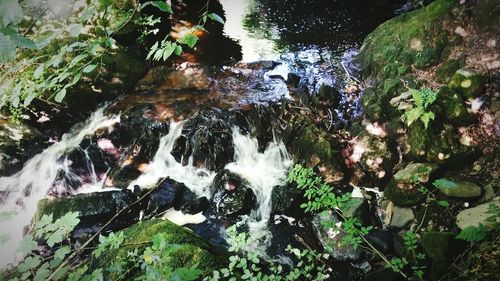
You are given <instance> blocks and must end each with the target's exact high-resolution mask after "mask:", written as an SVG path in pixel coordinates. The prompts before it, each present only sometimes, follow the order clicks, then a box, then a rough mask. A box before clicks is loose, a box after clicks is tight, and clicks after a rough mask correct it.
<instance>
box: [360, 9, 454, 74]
mask: <svg viewBox="0 0 500 281" xmlns="http://www.w3.org/2000/svg"><path fill="white" fill-rule="evenodd" d="M457 4H458V3H457V1H454V0H437V1H434V2H433V3H431V4H430V5H428V6H426V7H424V8H422V9H419V10H416V11H413V12H410V13H406V14H403V15H400V16H398V17H396V18H394V19H391V20H389V21H387V22H385V23H383V24H382V25H380V26H379V27H378V28H377V29H375V31H373V32H372V33H370V34H369V35H368V37H366V39H365V41H364V42H363V46H362V48H361V53H360V55H359V57H358V59H359V61H360V62H361V64H362V65H363V67H364V71H363V72H364V75H365V76H375V77H378V78H379V79H380V78H389V77H388V76H387V75H389V76H390V77H392V78H395V76H393V75H395V74H396V72H395V71H394V70H395V69H399V67H402V66H404V65H411V64H413V65H415V67H417V68H425V67H428V66H431V65H435V64H437V63H439V62H440V59H441V53H442V52H443V50H444V48H445V47H446V45H447V43H448V36H447V34H446V31H445V29H444V28H443V21H445V20H447V19H451V18H452V12H451V11H452V8H453V7H456V6H457ZM390 64H397V65H398V66H397V67H396V66H391V67H390V69H391V70H390V71H385V73H383V72H382V69H383V68H384V67H385V66H388V65H390ZM398 72H399V71H398ZM398 74H399V73H398Z"/></svg>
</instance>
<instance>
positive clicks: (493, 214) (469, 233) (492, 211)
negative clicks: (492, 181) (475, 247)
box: [457, 204, 500, 243]
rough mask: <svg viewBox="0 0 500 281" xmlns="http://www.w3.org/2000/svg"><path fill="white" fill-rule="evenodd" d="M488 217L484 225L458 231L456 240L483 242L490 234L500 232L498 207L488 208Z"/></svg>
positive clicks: (499, 211) (499, 208)
mask: <svg viewBox="0 0 500 281" xmlns="http://www.w3.org/2000/svg"><path fill="white" fill-rule="evenodd" d="M488 214H489V216H488V217H487V218H486V223H487V224H486V225H483V224H479V226H469V227H466V228H465V229H463V230H462V231H460V233H459V234H458V235H457V238H458V239H461V240H465V241H468V242H471V243H477V242H480V241H483V240H484V239H485V238H487V237H488V235H489V234H490V233H493V232H494V231H498V230H500V222H499V221H498V218H499V217H500V207H499V206H498V205H496V204H490V205H489V206H488Z"/></svg>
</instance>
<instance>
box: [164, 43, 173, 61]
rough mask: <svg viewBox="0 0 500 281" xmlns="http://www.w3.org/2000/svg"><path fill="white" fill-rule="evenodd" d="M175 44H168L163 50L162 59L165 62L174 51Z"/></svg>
mask: <svg viewBox="0 0 500 281" xmlns="http://www.w3.org/2000/svg"><path fill="white" fill-rule="evenodd" d="M175 47H176V44H172V43H169V44H168V45H167V46H166V47H165V48H164V49H163V57H162V59H163V60H164V61H165V60H167V59H168V58H169V57H170V56H171V55H172V54H173V53H174V51H175Z"/></svg>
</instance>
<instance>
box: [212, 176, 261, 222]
mask: <svg viewBox="0 0 500 281" xmlns="http://www.w3.org/2000/svg"><path fill="white" fill-rule="evenodd" d="M211 190H213V192H214V196H213V198H212V200H213V202H214V203H215V204H216V210H217V211H218V212H220V213H222V214H225V215H226V216H236V215H241V214H248V213H250V211H251V210H252V208H253V206H254V204H255V194H254V193H253V191H252V189H251V188H250V184H249V183H248V182H247V181H246V180H244V179H242V178H241V177H239V176H238V175H236V174H234V173H231V172H230V171H228V170H223V171H222V172H220V173H219V174H217V176H216V177H215V179H214V183H213V184H212V187H211Z"/></svg>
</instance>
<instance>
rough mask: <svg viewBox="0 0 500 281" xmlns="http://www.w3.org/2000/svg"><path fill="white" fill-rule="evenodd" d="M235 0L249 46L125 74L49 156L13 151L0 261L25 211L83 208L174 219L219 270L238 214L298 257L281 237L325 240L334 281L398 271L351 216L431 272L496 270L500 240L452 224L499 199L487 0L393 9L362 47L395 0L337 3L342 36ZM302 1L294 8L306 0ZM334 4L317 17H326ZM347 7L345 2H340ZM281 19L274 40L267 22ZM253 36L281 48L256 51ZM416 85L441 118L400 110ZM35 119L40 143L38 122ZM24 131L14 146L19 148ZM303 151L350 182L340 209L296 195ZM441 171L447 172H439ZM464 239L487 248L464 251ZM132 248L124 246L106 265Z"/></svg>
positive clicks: (335, 187)
mask: <svg viewBox="0 0 500 281" xmlns="http://www.w3.org/2000/svg"><path fill="white" fill-rule="evenodd" d="M225 2H226V1H221V3H222V7H223V8H224V9H225V10H226V12H228V13H227V15H226V17H227V19H228V21H230V20H231V19H233V20H235V19H237V18H235V17H234V15H235V14H236V15H237V14H238V13H237V12H238V9H239V8H237V7H236V6H233V4H231V3H225ZM243 2H244V3H240V4H241V6H242V7H246V8H247V9H250V10H248V11H246V13H247V14H246V17H245V18H244V20H243V23H245V24H246V26H247V27H248V26H252V28H251V29H248V28H247V29H244V30H245V32H244V33H237V32H238V30H236V31H234V30H233V31H231V30H227V29H228V28H229V23H228V24H227V25H226V30H225V34H226V36H229V37H230V38H232V39H235V40H239V43H240V44H241V46H242V51H243V53H242V60H243V61H241V62H225V63H223V66H221V65H220V64H217V65H215V66H214V65H211V64H208V63H193V62H191V63H188V62H185V63H180V64H173V65H162V66H155V67H151V68H150V69H149V70H148V71H147V72H146V75H145V76H144V77H143V78H142V79H140V80H139V81H138V82H137V83H136V84H135V86H134V89H133V90H130V91H129V92H127V93H126V94H124V95H121V96H120V97H119V98H117V99H114V100H112V102H110V103H108V104H106V105H105V106H103V107H101V108H100V109H97V110H96V111H95V112H94V113H93V114H92V115H91V116H90V117H89V118H88V119H87V120H86V121H85V122H83V123H81V124H77V125H75V126H74V127H73V128H72V129H71V130H70V131H69V132H68V133H66V134H65V135H64V136H62V137H61V138H60V139H59V141H58V142H56V143H54V144H52V145H50V146H48V148H46V149H45V150H42V149H38V151H41V152H40V153H39V154H36V152H29V153H28V155H30V156H31V159H29V160H28V159H27V158H29V157H24V158H23V157H18V156H17V154H15V153H10V152H6V153H5V152H4V154H6V155H8V156H9V157H12V158H16V159H17V158H19V159H17V160H16V161H19V164H16V161H14V162H9V163H8V165H7V166H8V167H9V171H8V172H4V174H5V175H6V176H4V177H2V178H0V187H1V189H0V202H1V203H2V206H1V208H2V215H3V214H5V217H6V218H7V219H5V220H3V219H2V220H0V226H1V227H0V229H2V231H3V232H2V233H1V235H2V237H4V238H6V239H7V238H9V239H10V242H9V243H8V244H3V245H2V246H1V247H2V251H3V252H4V253H9V254H6V255H2V265H3V264H6V263H8V262H11V261H12V260H13V258H14V257H15V252H16V247H17V243H18V242H19V241H20V240H21V238H22V236H23V234H25V233H26V232H27V231H29V230H28V228H27V226H28V225H29V224H30V223H31V221H33V222H36V221H37V220H39V219H40V218H41V217H42V216H43V215H44V214H53V215H54V217H60V216H62V215H64V214H65V213H67V212H79V218H80V222H79V224H78V225H77V227H76V230H75V231H74V232H72V234H71V239H72V240H73V241H76V243H79V242H78V241H80V243H81V242H82V241H85V239H87V238H88V237H90V236H91V235H92V234H94V233H96V232H97V231H102V232H103V233H109V232H111V231H113V232H116V231H120V230H123V231H124V234H125V237H126V238H125V239H126V240H127V243H132V244H133V243H134V242H138V241H144V239H148V238H150V237H151V236H153V235H154V234H155V233H165V234H166V235H167V239H168V242H169V243H176V244H179V245H181V247H180V248H179V249H178V250H176V251H175V252H174V253H172V257H174V258H173V259H172V261H173V262H172V265H171V266H173V267H175V266H179V267H190V266H192V265H195V264H196V265H197V266H198V267H199V268H200V269H201V270H202V271H204V272H205V273H207V274H209V273H210V272H211V271H212V270H214V269H217V268H220V267H221V266H223V265H224V263H225V262H226V261H225V260H226V258H227V252H226V248H227V246H228V245H227V242H226V240H225V238H226V236H225V230H226V229H227V228H228V227H230V226H231V225H237V226H238V229H239V231H241V232H246V233H248V234H249V236H250V239H252V241H253V244H252V246H253V247H254V249H259V250H260V251H262V252H264V253H266V256H267V258H268V259H269V260H276V259H277V258H278V257H279V258H280V260H281V262H283V263H284V264H287V263H291V264H293V262H294V261H293V259H290V257H289V256H286V251H285V249H286V247H287V245H293V246H294V247H298V248H300V249H314V250H318V251H327V252H328V253H329V254H330V257H329V258H328V259H327V260H326V261H324V263H325V264H326V265H327V267H328V276H329V278H330V279H331V280H401V278H402V277H401V275H400V274H399V273H397V272H394V271H393V270H392V269H391V268H388V267H386V266H384V265H385V261H384V260H382V259H381V257H380V255H373V254H371V253H369V252H366V251H363V250H362V249H361V248H356V247H353V246H352V245H346V244H345V243H341V241H342V239H343V237H344V236H345V235H346V233H342V232H340V233H338V234H335V235H332V227H331V226H332V225H337V224H342V222H343V221H344V220H346V219H348V218H351V217H355V218H357V219H358V220H359V221H360V222H361V223H362V225H363V226H372V227H373V228H372V229H370V231H369V232H368V233H367V234H365V235H364V237H365V239H366V240H367V241H368V242H369V243H370V244H371V245H372V246H373V247H374V248H375V249H376V251H378V252H380V253H382V254H383V255H384V256H385V257H388V258H403V257H407V256H408V249H407V247H405V243H406V242H405V239H404V238H403V237H405V235H404V234H405V233H406V232H408V231H411V232H412V233H416V235H417V237H418V241H419V242H418V248H419V251H421V252H422V253H423V254H425V258H424V259H423V260H424V261H423V262H424V264H425V265H426V269H425V273H424V274H425V280H427V279H429V280H440V278H448V279H453V278H455V280H462V279H460V278H462V277H464V276H470V275H469V274H471V272H474V271H473V270H471V271H470V272H468V271H465V272H464V270H463V268H461V267H464V266H469V268H476V269H478V268H479V270H481V271H482V273H481V274H483V275H481V276H482V277H481V278H483V279H481V280H495V279H488V278H497V277H498V269H495V267H494V266H493V265H494V264H495V262H496V260H497V257H498V254H497V252H498V251H496V250H495V249H485V248H484V247H483V248H480V249H479V250H478V248H477V247H478V246H477V245H476V246H474V247H476V248H473V246H471V245H468V244H467V243H466V242H464V241H463V240H460V239H457V238H456V236H457V234H458V233H459V232H460V230H463V229H465V228H467V227H469V226H479V224H480V223H482V224H487V223H488V222H487V220H486V219H487V218H488V217H490V215H491V214H490V213H488V212H489V211H488V206H490V205H491V204H494V205H496V206H498V205H500V201H499V199H498V197H497V194H498V157H497V152H498V141H497V136H498V134H499V133H498V127H499V126H498V122H499V121H498V114H497V112H498V106H497V105H498V93H497V92H498V79H497V78H498V67H499V66H498V65H496V64H495V63H496V62H498V47H497V45H496V44H497V43H492V42H497V41H498V38H497V37H498V28H496V27H495V25H494V24H492V23H498V15H495V14H493V15H491V7H493V6H495V5H494V3H493V2H494V1H483V2H479V3H478V4H473V3H468V2H467V1H465V2H467V3H458V2H457V1H451V0H436V1H434V2H433V3H431V4H430V5H428V6H426V7H424V8H421V9H418V10H416V11H413V12H409V13H404V14H402V15H400V16H397V17H396V18H394V19H392V20H390V21H388V22H385V23H383V24H382V25H380V26H379V27H377V28H376V29H375V31H373V32H371V33H370V34H369V35H368V37H366V38H365V39H364V43H363V44H362V47H361V48H360V49H359V50H358V49H356V48H353V47H356V44H359V43H361V39H362V38H363V37H364V36H365V35H366V33H368V32H369V31H371V29H374V28H375V27H376V25H378V24H380V23H382V21H383V20H386V19H388V18H389V17H391V16H392V15H393V14H392V13H391V14H389V15H384V16H382V15H381V14H379V15H380V18H379V19H378V21H371V20H370V21H364V22H363V21H362V20H361V19H362V17H361V18H359V17H360V15H357V16H352V15H351V16H349V17H347V18H346V17H342V16H339V17H338V18H339V19H344V20H346V21H347V22H354V21H355V20H357V21H358V22H360V21H361V22H362V24H360V25H359V26H364V28H362V29H363V32H364V33H363V32H361V33H360V34H359V35H358V36H352V35H349V34H348V33H343V32H339V38H342V39H341V40H340V39H339V40H340V41H335V40H334V42H333V43H332V42H323V41H321V42H319V41H318V40H319V39H318V38H319V37H321V36H319V35H318V34H321V32H323V31H324V30H320V31H317V30H316V29H315V27H316V25H314V24H312V26H311V30H310V32H311V36H309V37H307V38H306V39H307V40H306V39H304V42H300V40H301V39H300V38H297V37H296V36H294V35H293V34H295V33H297V30H295V31H294V28H293V27H290V26H289V24H290V22H289V18H288V16H289V15H288V14H287V15H286V16H283V17H276V15H274V14H272V13H271V14H269V15H267V16H268V17H267V19H268V20H267V21H263V23H262V24H258V22H257V21H256V18H257V19H259V18H261V17H263V18H266V17H265V16H263V13H264V12H263V11H265V10H266V9H267V8H269V7H271V8H273V9H278V10H280V9H282V8H283V7H281V6H280V5H277V4H273V3H267V2H266V1H257V2H256V3H254V2H253V1H249V2H248V3H247V2H245V1H243ZM250 2H252V3H250ZM285 2H286V1H285ZM389 2H391V1H389ZM394 2H397V1H394ZM249 3H250V4H249ZM316 4H317V3H316ZM316 4H314V5H316ZM365 4H366V3H365ZM393 4H395V5H394V6H393ZM400 4H402V3H399V4H398V3H392V2H391V3H385V5H386V6H378V5H377V4H371V5H372V6H370V7H371V8H372V9H381V8H384V7H385V8H387V7H394V9H396V8H395V7H401V5H400ZM276 5H277V6H276ZM295 5H298V4H293V5H292V7H293V8H294V9H291V12H290V14H291V15H293V13H298V11H297V10H300V8H301V7H302V6H300V5H298V6H295ZM314 5H312V6H314ZM314 7H316V6H314ZM495 7H496V8H497V9H498V6H495ZM295 8H297V10H295ZM331 8H333V7H330V6H328V7H326V8H325V11H326V12H325V14H324V15H322V16H323V17H324V18H325V19H330V18H333V17H332V13H333V14H334V12H332V10H330V9H331ZM337 8H338V7H337ZM341 8H342V9H341V10H342V11H351V12H352V7H351V6H350V5H348V4H345V5H344V4H343V5H341ZM394 9H392V10H391V11H394ZM383 10H384V11H386V10H387V9H383ZM240 12H241V11H240ZM285 14H286V13H285ZM337 16H338V15H337ZM361 16H362V15H361ZM486 20H489V21H490V22H489V23H484V22H483V21H486ZM235 23H236V22H233V24H235ZM241 24H242V22H240V25H241ZM343 24H345V23H343ZM341 26H342V24H341ZM367 26H368V27H367ZM497 26H498V25H497ZM233 27H234V26H233ZM285 27H288V28H285ZM280 29H284V31H283V30H282V31H281V33H279V32H278V34H280V35H281V37H279V40H277V39H274V40H270V39H269V38H274V37H272V36H273V34H270V35H269V34H267V33H266V32H265V31H269V30H280ZM462 30H464V31H465V33H464V32H462ZM239 31H240V32H241V30H239ZM330 31H331V30H330ZM262 32H264V33H262ZM332 32H333V31H332ZM235 34H236V35H235ZM262 34H265V36H263V35H262ZM231 36H233V37H231ZM238 36H239V37H238ZM268 36H271V37H268ZM255 42H257V43H260V44H264V43H265V44H271V48H268V49H266V50H262V49H259V48H257V49H255V48H253V49H252V48H251V47H250V46H254V45H255ZM269 42H270V43H269ZM339 42H340V43H339ZM295 43H302V44H304V45H303V46H302V47H300V48H298V49H297V48H296V47H295V45H294V44H295ZM332 44H333V45H332ZM202 46H203V45H202ZM286 46H288V47H286ZM476 46H481V49H480V50H479V51H477V50H476V49H477V48H476ZM264 51H265V52H264ZM358 52H359V53H358ZM204 55H206V54H204ZM256 56H257V57H258V58H259V60H258V61H256V62H248V61H245V58H255V57H256ZM200 59H203V56H200ZM495 65H496V66H495ZM423 87H429V88H431V89H433V90H435V91H436V92H437V98H436V102H435V103H433V105H432V107H431V110H432V112H434V114H435V118H434V120H431V121H430V123H429V124H428V125H425V124H424V123H423V122H418V121H417V122H413V123H412V124H409V125H408V124H407V123H405V122H404V119H402V118H401V116H402V115H404V113H405V109H406V108H408V107H411V105H412V103H413V102H414V100H412V97H411V96H410V95H408V94H405V93H406V92H407V91H408V89H420V88H423ZM62 127H65V126H62ZM5 128H6V130H12V129H11V127H5ZM34 135H35V136H34V137H33V136H31V137H32V138H33V139H34V140H38V142H43V141H44V138H43V136H42V135H43V132H40V131H38V132H37V134H34ZM37 137H38V139H37ZM16 141H17V143H15V144H14V145H10V146H6V147H7V148H9V149H14V150H15V147H16V146H18V147H23V145H22V144H20V143H19V140H16ZM13 147H14V148H13ZM16 153H19V154H20V155H25V154H23V153H22V152H19V151H16ZM33 155H34V156H33ZM20 163H24V166H23V168H21V164H20ZM296 163H299V164H302V165H304V166H308V167H312V168H314V171H315V172H316V173H317V174H318V175H320V176H321V177H322V178H323V179H324V180H325V182H327V183H328V184H329V186H330V187H331V190H332V192H334V193H335V194H336V195H338V196H341V195H343V194H346V193H350V194H351V197H352V199H350V201H351V203H352V204H351V206H349V208H348V209H345V210H343V212H342V216H338V215H336V214H334V213H319V214H311V213H306V212H305V211H304V209H303V208H301V205H302V204H303V203H305V202H307V200H308V199H307V196H306V195H305V194H304V192H303V191H302V190H300V189H298V188H297V186H296V185H295V184H294V183H290V182H288V181H287V180H286V178H287V174H288V172H289V170H290V169H291V168H292V167H293V165H294V164H296ZM438 179H441V180H443V179H446V180H447V181H448V183H449V184H448V185H441V186H440V185H435V184H433V183H435V182H436V180H438ZM450 182H452V183H453V184H450ZM443 202H444V203H443ZM109 222H110V223H109ZM103 227H104V229H102V228H103ZM5 230H6V231H5ZM493 231H494V232H493V235H495V234H497V233H498V229H495V230H493ZM4 232H5V233H4ZM494 241H496V240H494ZM494 243H496V242H494ZM331 245H334V246H333V249H332V247H331ZM494 245H495V247H496V244H494ZM331 249H332V250H331ZM471 249H472V250H474V251H479V252H480V253H483V254H484V256H486V257H487V258H485V259H483V260H480V258H472V259H471V258H468V256H466V255H464V254H463V253H461V252H462V251H472V250H471ZM250 250H251V249H250ZM466 253H467V252H466ZM124 255H126V251H125V250H123V251H122V250H119V251H116V252H113V253H110V254H109V255H107V256H105V257H103V258H102V259H101V260H100V261H97V263H107V262H109V261H113V260H114V259H117V258H120V257H123V256H124ZM457 278H458V279H457ZM448 279H444V280H448Z"/></svg>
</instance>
